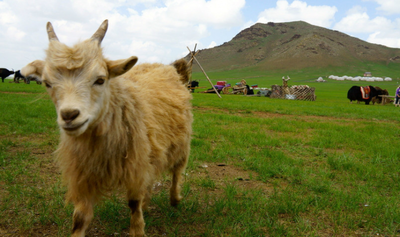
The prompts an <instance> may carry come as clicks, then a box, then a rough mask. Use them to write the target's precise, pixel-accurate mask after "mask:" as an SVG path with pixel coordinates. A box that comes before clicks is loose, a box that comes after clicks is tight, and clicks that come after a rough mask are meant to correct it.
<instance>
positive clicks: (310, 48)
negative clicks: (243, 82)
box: [187, 21, 400, 71]
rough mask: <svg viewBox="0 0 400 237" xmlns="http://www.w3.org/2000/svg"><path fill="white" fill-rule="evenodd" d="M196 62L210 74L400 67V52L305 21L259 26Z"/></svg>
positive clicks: (246, 30)
mask: <svg viewBox="0 0 400 237" xmlns="http://www.w3.org/2000/svg"><path fill="white" fill-rule="evenodd" d="M187 58H189V55H188V56H187ZM197 59H198V60H199V61H200V63H201V64H202V66H203V67H204V68H205V69H206V70H208V71H219V70H232V69H238V68H245V67H249V66H255V67H257V68H259V69H262V70H271V69H277V70H279V69H284V70H291V69H301V68H306V67H327V66H339V67H347V66H349V65H354V64H358V63H360V62H361V63H362V62H375V63H382V64H389V63H400V49H396V48H389V47H385V46H382V45H377V44H371V43H368V42H365V41H363V40H360V39H358V38H354V37H351V36H349V35H346V34H344V33H341V32H339V31H334V30H329V29H326V28H323V27H318V26H314V25H311V24H308V23H306V22H303V21H297V22H289V23H272V22H270V23H268V24H261V23H257V24H255V25H253V26H251V27H250V28H247V29H245V30H243V31H241V32H240V33H239V34H237V35H236V36H235V37H234V38H233V39H232V40H231V41H229V42H226V43H224V44H222V45H220V46H217V47H214V48H211V49H204V50H200V52H199V54H198V55H197ZM193 70H194V71H196V70H198V67H194V68H193Z"/></svg>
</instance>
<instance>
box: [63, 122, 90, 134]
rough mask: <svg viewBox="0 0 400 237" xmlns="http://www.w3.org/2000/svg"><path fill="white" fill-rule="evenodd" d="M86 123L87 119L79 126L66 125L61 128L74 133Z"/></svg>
mask: <svg viewBox="0 0 400 237" xmlns="http://www.w3.org/2000/svg"><path fill="white" fill-rule="evenodd" d="M88 121H89V119H87V120H86V121H85V122H83V123H80V124H66V125H64V126H62V128H63V129H64V130H65V131H68V132H72V131H76V130H78V129H79V128H81V127H82V126H83V125H85V123H87V122H88Z"/></svg>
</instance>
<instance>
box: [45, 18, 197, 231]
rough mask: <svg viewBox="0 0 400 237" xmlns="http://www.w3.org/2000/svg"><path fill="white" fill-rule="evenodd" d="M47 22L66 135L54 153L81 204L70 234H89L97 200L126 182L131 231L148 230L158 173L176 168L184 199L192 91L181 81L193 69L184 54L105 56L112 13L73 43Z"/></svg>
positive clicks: (48, 66) (175, 191)
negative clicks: (154, 59)
mask: <svg viewBox="0 0 400 237" xmlns="http://www.w3.org/2000/svg"><path fill="white" fill-rule="evenodd" d="M47 30H48V33H49V39H50V43H49V48H48V49H47V51H46V55H47V57H46V59H45V61H44V65H43V67H42V68H41V70H43V73H42V74H41V75H40V77H41V78H42V79H43V82H44V83H45V85H46V87H47V90H48V92H49V94H50V96H51V98H52V100H53V102H54V105H55V107H56V112H57V123H58V125H59V127H60V133H61V140H60V144H59V146H58V149H57V151H56V152H55V153H56V157H57V162H58V164H59V166H60V168H61V171H62V177H63V181H64V183H65V184H66V185H67V187H68V192H67V196H66V199H67V201H70V202H72V203H73V204H74V206H75V210H74V216H73V223H74V224H73V230H72V236H84V235H85V230H86V228H87V227H88V225H89V223H90V221H91V219H92V217H93V205H94V204H95V203H96V202H97V201H98V200H99V198H100V197H101V196H103V194H105V193H106V192H108V191H110V190H113V189H115V188H118V187H123V188H126V189H127V196H128V201H129V202H128V203H129V207H130V208H131V212H132V216H131V227H130V234H131V235H132V236H144V225H145V224H144V219H143V214H142V206H143V205H144V203H145V202H147V201H148V200H147V201H146V200H145V198H146V196H147V198H148V196H149V193H148V190H150V187H151V185H152V183H153V181H154V179H155V178H157V177H159V175H160V174H161V173H162V172H164V171H170V172H171V173H172V175H173V181H172V186H171V189H170V199H171V200H170V201H171V205H177V204H178V203H179V201H180V200H181V196H180V179H181V173H182V172H183V171H184V169H185V167H186V163H187V159H188V156H189V152H190V139H191V138H190V137H191V133H192V131H191V124H192V113H191V104H190V100H191V95H190V93H189V92H188V90H187V89H186V87H185V85H184V83H183V82H185V80H186V79H185V78H187V71H186V70H182V68H181V67H183V68H185V67H186V62H185V61H183V60H181V61H177V62H175V63H174V65H175V66H172V65H162V64H140V65H137V66H135V67H133V68H132V69H131V67H132V66H133V65H134V64H135V63H136V61H137V58H136V57H131V58H128V59H126V60H117V61H111V60H107V59H105V58H104V57H103V53H102V49H101V47H100V43H101V40H102V37H104V34H105V31H106V30H107V21H105V22H104V23H103V24H102V25H101V26H100V28H99V30H98V31H97V32H96V33H95V34H94V35H93V37H92V38H91V39H89V40H86V41H83V42H81V43H78V44H76V45H75V46H73V47H68V46H66V45H64V44H62V43H60V42H59V41H58V39H57V37H56V35H55V33H54V30H53V27H52V26H51V24H48V26H47ZM103 31H104V33H103ZM176 68H180V69H179V70H180V74H179V73H178V72H177V70H176ZM183 71H184V72H183ZM102 82H103V83H102ZM77 111H78V112H77ZM76 114H78V115H77V116H76Z"/></svg>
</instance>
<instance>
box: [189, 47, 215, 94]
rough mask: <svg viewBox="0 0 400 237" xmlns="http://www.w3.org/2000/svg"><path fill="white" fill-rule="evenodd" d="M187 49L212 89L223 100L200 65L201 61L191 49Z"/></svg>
mask: <svg viewBox="0 0 400 237" xmlns="http://www.w3.org/2000/svg"><path fill="white" fill-rule="evenodd" d="M186 48H187V49H188V50H189V52H190V54H191V55H192V58H193V59H194V60H195V61H196V63H197V65H199V67H200V69H201V71H202V72H203V73H204V75H205V76H206V78H207V80H208V82H210V84H211V86H212V88H213V89H214V91H215V93H216V94H217V95H218V97H219V98H222V97H221V95H220V94H219V93H218V91H217V89H215V87H214V85H213V84H212V82H211V80H210V78H208V76H207V73H206V72H205V71H204V69H203V67H202V66H201V65H200V63H199V61H197V58H196V56H195V55H194V54H193V52H192V51H191V50H190V49H189V47H187V46H186Z"/></svg>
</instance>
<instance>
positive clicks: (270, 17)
mask: <svg viewBox="0 0 400 237" xmlns="http://www.w3.org/2000/svg"><path fill="white" fill-rule="evenodd" d="M336 12H337V8H336V7H335V6H325V5H324V6H311V5H307V3H306V2H302V1H299V0H294V1H293V2H292V3H291V4H289V2H288V1H287V0H278V1H277V2H276V7H275V8H269V9H265V10H264V11H263V12H261V13H260V15H259V17H258V22H261V23H267V22H288V21H299V20H302V21H306V22H308V23H310V24H313V25H317V26H322V27H330V25H331V24H332V22H333V19H334V15H335V13H336Z"/></svg>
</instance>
